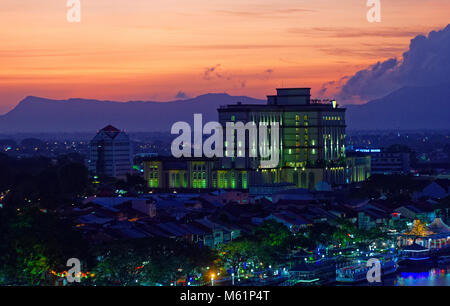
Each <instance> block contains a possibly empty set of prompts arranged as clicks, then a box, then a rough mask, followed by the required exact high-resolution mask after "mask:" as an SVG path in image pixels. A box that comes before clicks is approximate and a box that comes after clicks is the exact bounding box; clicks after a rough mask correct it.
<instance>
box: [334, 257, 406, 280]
mask: <svg viewBox="0 0 450 306" xmlns="http://www.w3.org/2000/svg"><path fill="white" fill-rule="evenodd" d="M374 258H377V257H376V256H375V257H374ZM377 259H379V260H380V262H381V271H380V272H381V277H382V278H383V277H384V276H387V275H390V274H393V273H395V272H396V271H397V269H398V266H397V258H395V257H394V256H380V257H379V258H377ZM371 268H372V267H371V266H369V267H368V266H367V260H365V259H364V260H358V261H356V262H355V263H353V264H352V265H349V266H345V267H342V268H340V269H338V270H336V281H337V282H340V283H350V284H351V283H361V282H368V279H367V273H368V272H369V270H370V269H371Z"/></svg>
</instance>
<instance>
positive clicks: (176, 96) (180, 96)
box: [175, 90, 189, 99]
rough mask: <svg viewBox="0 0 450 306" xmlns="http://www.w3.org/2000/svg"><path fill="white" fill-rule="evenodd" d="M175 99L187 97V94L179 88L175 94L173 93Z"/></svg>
mask: <svg viewBox="0 0 450 306" xmlns="http://www.w3.org/2000/svg"><path fill="white" fill-rule="evenodd" d="M175 98H176V99H188V98H189V96H188V95H187V94H186V93H185V92H184V91H182V90H180V91H179V92H178V93H177V94H176V95H175Z"/></svg>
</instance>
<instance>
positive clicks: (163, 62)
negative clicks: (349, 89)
mask: <svg viewBox="0 0 450 306" xmlns="http://www.w3.org/2000/svg"><path fill="white" fill-rule="evenodd" d="M381 4H382V21H381V23H369V22H368V21H367V19H366V14H367V11H368V10H369V8H368V7H367V6H366V0H345V1H326V0H309V1H302V0H277V1H274V0H271V1H268V0H240V1H237V0H227V1H225V0H189V1H188V0H164V1H154V0H81V5H82V20H81V23H68V22H67V20H66V13H67V10H68V9H67V7H66V0H41V1H37V0H20V1H18V0H1V2H0V41H1V44H0V67H1V68H0V113H4V112H6V111H8V110H10V109H11V108H12V107H14V105H16V104H17V103H18V102H19V101H20V100H21V99H22V98H24V97H25V96H28V95H34V96H43V97H47V98H58V99H60V98H69V97H81V98H95V99H112V100H119V101H127V100H157V101H167V100H174V99H175V97H176V96H177V94H178V96H179V97H182V96H183V94H184V95H185V96H189V97H193V96H196V95H200V94H204V93H209V92H227V93H229V94H232V95H248V96H252V97H256V98H264V97H265V96H266V95H267V94H273V92H274V89H275V88H276V87H281V86H284V87H312V88H313V93H314V94H317V93H318V91H319V90H320V88H321V87H322V85H323V84H324V83H327V82H329V81H336V80H339V79H341V78H342V77H344V76H347V75H351V74H353V73H355V72H356V71H358V70H360V69H363V68H365V67H367V66H369V65H372V64H375V63H376V62H377V61H382V60H386V59H388V58H391V57H398V58H401V55H402V53H403V52H404V51H406V50H407V49H408V46H409V42H410V40H411V39H412V38H413V37H415V36H416V35H417V34H427V33H428V32H429V31H431V30H437V29H441V28H443V27H445V26H446V25H447V24H448V23H449V18H448V17H449V16H448V12H449V11H450V1H448V0H381Z"/></svg>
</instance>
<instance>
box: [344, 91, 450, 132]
mask: <svg viewBox="0 0 450 306" xmlns="http://www.w3.org/2000/svg"><path fill="white" fill-rule="evenodd" d="M346 107H347V115H346V122H347V125H348V128H349V129H351V130H377V129H378V130H387V129H400V130H416V129H432V130H438V129H450V83H446V84H441V85H434V86H423V87H404V88H401V89H399V90H397V91H394V92H393V93H391V94H389V95H387V96H385V97H384V98H381V99H377V100H373V101H370V102H368V103H366V104H363V105H347V106H346Z"/></svg>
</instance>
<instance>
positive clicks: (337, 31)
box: [287, 27, 423, 38]
mask: <svg viewBox="0 0 450 306" xmlns="http://www.w3.org/2000/svg"><path fill="white" fill-rule="evenodd" d="M287 32H288V33H291V34H302V35H311V36H318V35H321V36H326V37H333V38H358V37H412V36H415V35H418V34H420V33H423V32H422V30H419V29H417V28H409V29H405V28H396V27H383V28H381V29H380V28H376V29H359V28H352V27H314V28H301V27H296V28H289V29H287Z"/></svg>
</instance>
